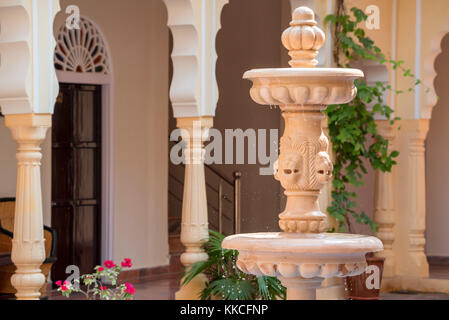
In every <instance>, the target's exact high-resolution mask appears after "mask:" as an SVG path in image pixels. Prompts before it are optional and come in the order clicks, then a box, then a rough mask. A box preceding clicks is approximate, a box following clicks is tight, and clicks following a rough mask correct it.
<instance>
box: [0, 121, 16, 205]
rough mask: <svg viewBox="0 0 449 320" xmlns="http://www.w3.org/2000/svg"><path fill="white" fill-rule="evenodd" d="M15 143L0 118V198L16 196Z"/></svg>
mask: <svg viewBox="0 0 449 320" xmlns="http://www.w3.org/2000/svg"><path fill="white" fill-rule="evenodd" d="M16 167H17V166H16V144H15V142H14V140H13V139H12V136H11V131H9V129H8V128H6V127H5V118H0V198H12V197H15V196H16V177H17V169H16Z"/></svg>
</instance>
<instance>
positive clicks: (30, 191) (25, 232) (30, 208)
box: [5, 114, 51, 300]
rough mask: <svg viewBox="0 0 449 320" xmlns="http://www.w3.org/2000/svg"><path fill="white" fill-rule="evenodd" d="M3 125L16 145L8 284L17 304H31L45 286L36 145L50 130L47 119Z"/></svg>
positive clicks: (21, 118)
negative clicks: (12, 266)
mask: <svg viewBox="0 0 449 320" xmlns="http://www.w3.org/2000/svg"><path fill="white" fill-rule="evenodd" d="M5 124H6V126H7V127H8V128H9V129H10V130H11V132H12V135H13V138H14V140H15V141H16V142H17V144H18V146H19V147H18V152H17V168H18V172H17V194H16V209H15V218H14V219H15V220H14V239H13V240H12V253H11V256H12V261H13V262H14V264H15V265H16V267H17V269H16V272H15V274H14V275H13V276H12V279H11V283H12V285H13V286H14V288H16V290H17V293H16V297H17V299H18V300H35V299H38V298H39V297H40V292H39V290H40V289H41V287H42V286H43V285H44V284H45V277H44V275H43V273H42V272H41V269H40V266H41V265H42V263H43V262H44V260H45V240H44V226H43V217H42V192H41V173H40V166H41V159H42V153H41V148H40V145H41V143H42V142H43V141H44V139H45V135H46V132H47V129H48V128H50V127H51V115H36V114H23V115H6V117H5Z"/></svg>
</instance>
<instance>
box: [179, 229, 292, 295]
mask: <svg viewBox="0 0 449 320" xmlns="http://www.w3.org/2000/svg"><path fill="white" fill-rule="evenodd" d="M224 238H225V236H224V235H222V234H220V233H218V232H215V231H212V230H211V231H210V237H209V240H208V241H207V243H205V245H204V249H205V251H206V253H207V254H208V256H209V258H208V260H207V261H201V262H197V263H195V264H193V265H192V266H191V267H190V268H189V269H188V270H187V271H186V273H185V276H184V280H183V282H182V285H187V284H188V283H189V282H190V281H192V279H193V278H195V277H196V276H198V275H199V274H200V273H204V274H205V275H206V276H207V277H208V278H209V282H208V283H207V284H206V287H205V289H204V290H203V291H202V292H201V299H202V300H209V299H212V298H213V297H219V298H221V299H223V300H254V299H263V300H275V299H285V296H286V289H285V288H284V287H283V286H282V284H281V283H280V281H279V280H278V279H276V278H272V277H257V278H256V277H254V276H251V275H246V274H244V273H243V272H241V271H240V270H239V269H238V268H237V265H236V262H237V258H238V252H237V251H235V250H226V249H223V247H222V242H223V240H224Z"/></svg>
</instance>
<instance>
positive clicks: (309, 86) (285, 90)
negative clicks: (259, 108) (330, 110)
mask: <svg viewBox="0 0 449 320" xmlns="http://www.w3.org/2000/svg"><path fill="white" fill-rule="evenodd" d="M363 77H364V74H363V72H362V71H361V70H357V69H345V68H280V69H255V70H250V71H248V72H246V73H245V74H244V76H243V78H244V79H248V80H251V81H252V82H253V87H252V88H251V91H250V93H251V98H252V99H253V100H254V101H255V102H257V103H258V104H261V105H279V106H320V107H322V106H325V105H331V104H344V103H348V102H350V101H351V100H352V99H354V98H355V96H356V94H357V88H356V87H355V85H354V81H355V80H356V79H360V78H363Z"/></svg>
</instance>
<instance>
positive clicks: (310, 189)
mask: <svg viewBox="0 0 449 320" xmlns="http://www.w3.org/2000/svg"><path fill="white" fill-rule="evenodd" d="M324 41H325V34H324V32H323V31H322V30H321V29H320V28H319V27H317V22H316V21H315V14H314V12H313V11H312V10H311V9H309V8H307V7H299V8H297V9H296V10H295V11H294V13H293V21H292V22H291V23H290V27H289V28H288V29H287V30H285V31H284V33H283V35H282V43H283V45H284V46H285V47H286V48H287V50H289V55H290V57H291V61H290V62H289V64H290V66H291V68H279V69H257V70H251V71H248V72H246V73H245V75H244V78H245V79H248V80H251V81H252V82H253V87H252V88H251V92H250V94H251V97H252V99H253V100H254V101H255V102H257V103H258V104H261V105H266V106H273V105H277V106H279V107H280V108H281V110H282V113H283V114H282V115H283V118H284V119H285V132H284V135H283V137H282V139H281V146H280V156H279V159H278V162H277V163H276V165H275V175H274V176H275V178H276V180H278V181H280V183H281V185H282V187H283V188H284V189H285V195H286V197H287V205H286V208H285V211H284V212H282V213H281V214H280V215H279V219H280V220H279V226H280V228H281V229H282V230H283V232H281V233H254V234H239V235H234V236H231V237H228V238H226V239H225V240H224V242H223V247H224V248H226V249H233V250H238V252H239V257H238V261H237V266H238V268H239V269H241V270H242V271H243V272H245V273H247V274H253V275H257V276H261V275H266V276H273V277H278V279H279V280H280V281H281V282H282V284H283V285H284V286H285V287H286V288H287V299H288V300H315V299H316V289H317V288H318V287H320V286H321V283H322V281H323V279H325V278H333V277H346V276H356V275H359V274H361V273H363V272H364V271H365V268H366V259H365V256H366V254H367V253H370V252H378V251H382V250H383V245H382V242H381V241H380V240H379V239H377V238H375V237H370V236H363V235H354V234H337V233H327V231H328V229H329V223H328V217H327V215H326V214H325V213H323V212H321V210H320V207H319V203H318V197H319V194H320V190H321V189H322V188H323V187H324V186H325V185H326V184H327V183H329V182H330V180H331V178H332V171H333V165H332V162H331V160H330V157H329V154H328V149H329V141H328V139H327V137H326V136H325V134H324V132H323V129H322V127H321V123H322V120H323V119H324V117H325V115H324V113H323V111H324V110H325V109H326V106H328V105H331V104H343V103H347V102H349V101H351V100H352V99H354V97H355V95H356V94H357V89H356V87H355V86H354V81H355V80H356V79H358V78H363V76H364V75H363V72H362V71H360V70H356V69H340V68H315V66H316V65H317V64H318V61H317V60H316V57H317V55H318V50H319V49H320V48H321V47H322V46H323V44H324Z"/></svg>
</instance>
